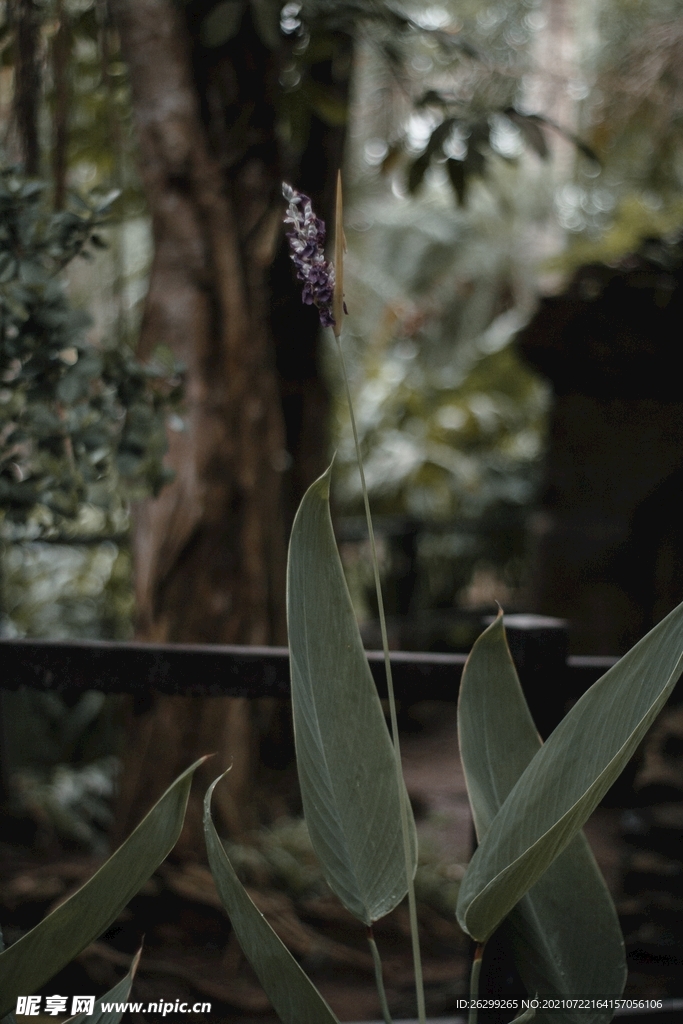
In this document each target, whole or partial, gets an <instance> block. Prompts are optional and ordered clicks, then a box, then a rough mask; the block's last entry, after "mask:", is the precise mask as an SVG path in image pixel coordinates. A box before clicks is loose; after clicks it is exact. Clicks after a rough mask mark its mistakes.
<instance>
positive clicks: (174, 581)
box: [112, 0, 332, 856]
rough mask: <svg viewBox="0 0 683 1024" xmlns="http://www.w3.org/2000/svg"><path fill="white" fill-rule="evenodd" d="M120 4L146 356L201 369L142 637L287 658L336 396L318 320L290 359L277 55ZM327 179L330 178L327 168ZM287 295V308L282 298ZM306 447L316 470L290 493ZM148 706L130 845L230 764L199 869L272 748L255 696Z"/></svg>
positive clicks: (139, 578) (244, 29)
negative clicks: (168, 357) (172, 786)
mask: <svg viewBox="0 0 683 1024" xmlns="http://www.w3.org/2000/svg"><path fill="white" fill-rule="evenodd" d="M112 7H113V11H114V15H115V18H116V21H117V24H118V29H119V32H120V35H121V43H122V48H123V52H124V57H125V59H126V60H127V63H128V67H129V73H130V81H131V87H132V97H133V108H134V114H135V121H136V128H137V137H138V147H139V164H140V173H141V177H142V181H143V185H144V188H145V192H146V195H147V200H148V204H149V209H150V212H151V216H152V224H153V236H154V245H155V255H154V261H153V266H152V272H151V280H150V289H149V294H148V298H147V304H146V309H145V315H144V318H143V325H142V332H141V338H140V353H141V355H142V357H143V358H147V357H149V356H150V355H151V354H152V352H153V351H154V348H155V347H156V346H157V345H158V344H164V345H167V346H169V347H170V348H171V349H172V350H173V352H174V353H175V355H176V356H177V357H178V358H179V359H180V360H181V361H182V362H183V363H184V365H185V368H186V378H185V380H186V385H185V386H186V399H185V402H186V412H185V417H184V418H185V429H184V430H182V431H178V432H175V433H171V434H170V435H169V459H168V461H169V463H170V465H171V466H172V468H173V469H174V471H175V473H176V477H175V480H174V481H173V483H172V484H170V485H169V486H167V487H166V488H165V489H164V490H163V491H162V492H161V494H160V495H159V497H158V498H156V499H154V500H151V501H148V502H146V503H144V504H143V505H141V506H140V507H139V508H138V509H137V511H136V516H135V519H136V523H135V540H134V548H135V558H136V596H137V614H138V636H139V637H140V638H141V639H144V640H151V641H169V640H170V641H175V642H200V643H201V642H205V643H244V644H271V643H280V644H281V643H284V642H285V640H286V633H285V616H284V571H285V521H286V520H288V519H289V518H290V517H291V514H292V511H291V507H288V509H287V511H285V504H286V505H287V506H291V505H292V504H293V503H294V502H295V501H296V500H297V499H298V497H299V496H300V493H301V490H302V488H303V487H304V486H306V485H307V484H308V483H309V482H310V480H311V479H312V478H313V476H314V475H315V474H316V473H317V472H318V471H319V469H320V468H321V463H322V461H323V460H322V459H321V457H320V456H321V454H322V453H323V452H324V450H325V447H326V446H325V443H324V429H321V423H320V419H321V417H322V416H324V414H325V411H326V396H325V392H324V389H323V388H322V387H321V385H320V384H319V376H318V374H317V367H316V349H315V339H316V338H317V334H318V330H317V324H316V323H315V322H313V321H312V320H311V319H310V318H309V319H308V321H307V322H306V323H305V326H304V329H303V331H302V340H300V341H299V344H298V346H297V349H296V350H297V352H298V354H297V355H296V356H292V355H291V354H290V352H289V350H288V348H287V346H288V344H289V343H290V342H291V341H292V333H293V331H292V325H293V324H296V322H297V320H298V321H299V322H301V320H302V319H303V318H302V317H301V311H302V309H303V307H301V305H300V301H299V302H298V303H297V308H296V311H295V312H294V310H293V309H291V307H292V303H293V298H292V295H293V288H292V274H291V271H290V270H289V268H288V267H287V268H286V273H285V267H286V263H285V262H284V261H286V256H285V254H284V253H283V251H282V249H281V240H282V231H281V221H282V210H283V202H282V199H281V193H280V185H281V180H282V174H283V171H282V166H281V161H280V158H279V153H278V145H277V138H276V131H275V102H274V100H275V90H276V89H277V88H278V86H277V80H278V74H279V67H278V60H277V55H276V54H274V53H273V52H271V51H270V50H268V49H267V48H266V47H265V46H264V44H263V43H262V42H261V40H260V39H259V37H258V35H257V33H256V31H255V30H254V27H253V25H252V23H251V19H250V16H249V14H248V13H247V14H245V17H244V20H243V23H242V26H241V28H240V31H239V34H238V35H237V37H236V38H234V39H232V40H231V41H230V42H229V43H227V44H225V45H224V46H222V47H221V48H220V50H219V51H217V52H216V53H215V54H211V55H210V56H211V57H212V60H207V55H206V53H205V52H204V53H200V52H198V50H197V49H196V48H195V50H194V52H193V44H192V35H191V33H190V32H189V31H188V26H187V24H186V23H185V21H184V18H183V14H182V12H181V10H180V9H179V7H178V6H177V5H176V4H174V3H173V2H172V0H113V3H112ZM321 171H322V173H323V174H324V175H325V177H327V176H328V174H327V171H328V168H327V167H326V166H325V163H324V162H322V163H321V165H320V167H319V169H318V173H319V174H320V173H321ZM329 177H332V175H329ZM278 249H280V251H279V254H278V258H277V260H275V263H274V265H273V261H274V257H275V254H276V253H277V252H278ZM271 277H272V281H271ZM271 286H274V287H276V288H279V289H280V291H281V293H282V294H284V296H285V297H284V298H280V300H279V301H277V300H276V301H273V302H272V303H271ZM273 310H275V312H274V313H273ZM284 310H286V311H287V315H288V318H287V322H286V323H283V319H282V316H281V314H282V312H283V311H284ZM278 311H279V314H278ZM290 312H291V313H292V314H293V315H292V316H291V317H290V316H289V313H290ZM306 312H310V311H308V310H306ZM274 327H275V328H276V330H275V331H274V330H273V328H274ZM274 333H275V334H278V333H279V334H280V339H278V340H279V345H278V346H277V349H278V351H277V352H276V344H275V343H274V338H273V334H274ZM294 333H296V332H294ZM302 371H303V372H302ZM288 376H289V382H288V379H287V378H288ZM302 378H304V381H305V383H303V384H302V383H301V381H302ZM283 382H284V387H282V391H283V393H284V395H285V398H284V401H285V402H287V401H289V407H290V408H289V410H288V411H289V414H290V415H289V423H288V424H287V425H286V423H285V417H284V415H283V404H282V399H281V385H282V384H283ZM313 384H315V385H316V386H315V387H314V386H312V385H313ZM311 408H312V412H311ZM292 452H293V454H295V455H296V456H298V457H297V460H296V463H295V465H294V466H292V469H291V470H290V472H289V474H288V476H289V482H288V486H287V488H286V489H285V488H284V487H283V476H284V475H285V471H286V470H287V469H288V467H289V465H290V463H291V454H290V453H292ZM302 462H305V463H306V465H305V468H304V469H303V471H302V470H301V469H300V468H299V467H300V466H301V464H302ZM285 490H286V492H287V501H285V496H284V495H285ZM188 682H191V680H188ZM257 710H258V711H259V712H260V717H261V720H262V721H263V719H264V717H265V718H266V719H267V718H268V714H266V715H265V716H264V715H263V711H264V708H263V707H259V708H258V709H257ZM266 710H267V711H270V712H272V708H271V709H266ZM138 711H139V712H140V713H139V714H133V716H132V721H131V728H130V730H129V749H128V751H127V753H126V755H125V758H124V770H123V777H122V784H121V790H120V799H119V807H118V814H117V823H116V827H115V833H116V837H117V838H120V837H121V836H122V835H124V834H125V833H127V832H128V831H129V830H130V828H131V826H132V825H134V824H135V823H136V821H137V820H139V818H140V816H141V814H142V813H144V811H145V810H146V809H147V808H148V807H149V805H150V804H151V803H152V801H153V800H155V799H156V798H157V797H158V796H159V795H160V794H161V792H163V790H164V788H165V787H166V786H167V785H168V784H169V783H170V782H171V780H172V779H173V777H174V776H175V775H176V774H177V773H178V772H179V771H181V770H182V769H183V768H184V767H186V766H187V765H188V764H189V763H190V762H191V761H192V760H193V759H194V758H195V757H197V756H200V755H201V754H210V753H216V754H217V757H215V758H212V759H211V761H210V762H209V763H208V765H207V766H206V767H205V768H203V769H201V770H200V771H199V772H198V773H197V775H198V778H197V791H196V793H193V795H192V797H191V801H190V807H189V810H188V818H187V823H186V828H185V832H184V836H183V839H182V840H181V853H182V854H186V855H190V856H192V855H194V856H201V852H200V851H201V848H202V839H201V797H202V793H203V790H204V789H205V788H206V784H207V782H208V781H209V779H211V778H215V776H216V775H217V774H219V772H221V771H224V770H225V769H226V768H227V767H228V766H229V765H230V764H231V763H232V766H233V767H232V771H231V774H230V779H229V785H227V784H226V785H225V786H223V787H219V789H218V790H217V792H216V807H217V811H218V814H219V818H220V819H221V823H222V825H223V826H224V827H225V828H227V829H228V831H230V832H231V833H232V834H239V833H241V832H243V831H244V830H245V829H247V828H249V827H250V826H253V825H254V824H255V823H256V822H255V813H254V810H253V803H252V792H251V786H252V778H253V770H254V753H255V750H256V740H257V737H256V735H255V729H254V719H255V715H254V713H253V709H251V708H250V707H249V704H248V702H247V701H245V700H231V699H228V698H204V699H197V698H192V697H163V698H158V699H157V700H156V701H155V702H154V703H153V706H152V707H151V708H146V709H143V708H142V707H139V708H138Z"/></svg>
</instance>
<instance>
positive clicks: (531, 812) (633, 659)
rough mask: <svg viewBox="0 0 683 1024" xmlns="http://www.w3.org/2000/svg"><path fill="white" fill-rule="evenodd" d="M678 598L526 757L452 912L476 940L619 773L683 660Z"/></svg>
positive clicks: (506, 909)
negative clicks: (529, 758)
mask: <svg viewBox="0 0 683 1024" xmlns="http://www.w3.org/2000/svg"><path fill="white" fill-rule="evenodd" d="M682 651H683V604H681V605H679V606H678V607H677V608H675V609H674V610H673V611H672V612H671V613H670V614H669V615H667V617H666V618H665V619H664V620H663V621H662V622H660V623H659V625H658V626H655V628H654V629H653V630H651V631H650V632H649V633H648V635H647V636H646V637H644V638H643V639H642V640H641V641H640V642H639V643H637V644H636V646H635V647H634V648H632V650H630V651H629V653H628V654H626V655H625V656H624V657H623V658H622V659H621V661H619V662H617V664H616V665H614V666H613V668H611V669H610V670H609V672H607V673H606V674H605V675H604V676H603V677H602V678H601V679H599V680H598V681H597V683H594V684H593V686H591V688H590V689H589V690H588V691H587V692H586V693H585V694H584V695H583V696H582V697H581V699H580V700H579V701H577V703H576V704H575V705H574V707H573V708H572V710H571V711H570V712H569V714H568V715H566V717H565V718H564V719H563V720H562V721H561V722H560V724H559V725H558V727H557V728H556V729H555V731H554V732H553V733H552V735H551V736H550V738H549V739H548V741H547V743H545V744H544V745H543V746H542V747H541V749H540V750H539V751H538V753H537V754H536V756H535V757H534V758H533V760H532V761H531V763H530V764H529V766H528V767H527V768H526V769H525V771H524V772H523V774H522V776H521V777H520V779H519V780H518V782H517V783H516V785H515V786H514V788H513V789H512V792H511V793H510V794H509V796H508V797H507V799H506V800H505V802H504V803H503V806H502V807H501V809H500V811H499V812H498V814H497V815H496V817H495V819H494V821H493V822H492V824H491V827H490V828H489V831H488V832H487V833H486V836H485V837H484V839H483V841H482V843H481V845H480V846H479V848H478V849H477V851H476V852H475V854H474V856H473V858H472V860H471V861H470V864H469V867H468V869H467V871H466V873H465V877H464V878H463V880H462V884H461V887H460V894H459V898H458V921H459V922H460V925H461V927H462V928H464V929H465V930H466V931H467V932H468V933H469V934H470V935H472V936H473V937H474V938H476V939H477V941H479V942H484V941H485V940H486V939H488V937H489V936H490V935H491V934H492V932H493V931H494V930H495V929H496V928H497V927H498V925H499V924H500V922H501V921H502V920H503V918H504V917H506V915H507V914H508V913H509V912H510V910H512V908H513V907H514V906H515V904H516V903H517V902H518V901H519V900H520V899H521V897H522V896H523V895H524V893H526V892H527V891H528V890H529V889H530V888H531V886H532V885H534V883H535V882H537V881H538V879H539V878H540V877H541V875H542V874H543V873H544V872H545V871H546V870H547V868H548V867H549V866H550V864H552V862H553V861H554V860H555V858H556V857H558V856H559V855H560V853H561V852H562V851H563V850H564V849H565V848H566V846H567V845H568V843H569V842H570V841H571V840H572V839H573V837H574V836H575V835H576V833H577V832H578V831H579V829H580V828H581V827H582V825H583V824H584V822H585V821H586V819H587V818H588V817H589V815H590V814H591V812H592V811H593V810H594V809H595V807H596V806H597V805H598V803H599V802H600V800H601V799H602V797H603V796H604V794H605V793H606V792H607V790H608V789H609V788H610V786H611V785H612V783H613V782H614V781H615V779H616V778H617V777H618V776H619V774H620V773H621V771H622V770H623V768H624V767H625V765H626V763H627V762H628V760H629V758H630V757H631V755H632V754H633V752H634V751H635V749H636V747H637V746H638V744H639V742H640V741H641V739H642V738H643V736H644V735H645V733H646V732H647V729H648V728H649V726H650V725H651V724H652V722H653V721H654V719H655V717H656V716H657V714H658V712H659V711H660V710H661V708H662V707H663V706H664V704H665V702H666V700H667V698H668V696H669V694H670V693H671V691H672V690H673V688H674V686H675V684H676V681H677V679H678V677H679V675H680V673H681V668H682V667H683V655H682V654H681V652H682Z"/></svg>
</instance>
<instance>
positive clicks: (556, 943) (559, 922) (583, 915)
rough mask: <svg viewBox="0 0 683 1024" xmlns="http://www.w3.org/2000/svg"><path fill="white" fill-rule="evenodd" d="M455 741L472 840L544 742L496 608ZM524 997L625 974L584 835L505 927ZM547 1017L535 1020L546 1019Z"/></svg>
mask: <svg viewBox="0 0 683 1024" xmlns="http://www.w3.org/2000/svg"><path fill="white" fill-rule="evenodd" d="M458 737H459V743H460V755H461V757H462V763H463V768H464V771H465V777H466V779H467V789H468V792H469V796H470V802H471V804H472V815H473V818H474V823H475V828H476V830H477V837H478V838H479V840H480V841H482V840H483V838H484V836H485V835H486V833H487V832H488V830H489V828H490V826H491V823H492V821H493V820H494V818H495V817H496V815H497V813H498V811H499V810H500V807H501V806H502V804H503V803H504V801H505V799H506V797H507V796H508V794H509V793H510V791H511V790H512V788H513V787H514V785H515V783H516V782H517V780H518V778H519V777H520V776H521V775H522V773H523V772H524V770H525V768H526V767H527V765H528V764H529V763H530V762H531V761H532V760H533V758H534V756H535V755H536V753H537V752H538V750H539V749H540V747H541V740H540V737H539V735H538V733H537V731H536V727H535V726H534V723H533V719H532V718H531V715H530V713H529V709H528V707H527V704H526V701H525V699H524V694H523V693H522V688H521V686H520V685H519V680H518V678H517V672H516V670H515V666H514V663H513V661H512V658H511V656H510V651H509V650H508V646H507V642H506V639H505V630H504V628H503V617H502V614H501V615H499V616H498V618H497V619H496V620H495V622H493V623H492V625H491V626H489V628H488V629H487V630H486V631H485V632H484V633H482V635H481V636H480V637H479V639H478V640H477V642H476V643H475V645H474V647H473V648H472V652H471V654H470V656H469V658H468V659H467V664H466V666H465V670H464V672H463V678H462V683H461V686H460V697H459V702H458ZM503 928H504V929H505V931H506V933H507V935H508V939H509V942H510V944H511V946H512V950H513V953H514V956H515V960H516V963H517V967H518V970H519V973H520V975H521V977H522V980H523V982H524V984H525V985H526V988H527V990H528V991H529V992H530V993H533V994H537V993H540V994H541V995H543V996H560V997H561V996H567V997H569V996H572V995H576V993H577V992H581V993H585V994H587V995H595V996H599V995H611V996H614V997H618V996H620V995H621V993H622V992H623V988H624V983H625V980H626V963H625V958H624V942H623V938H622V935H621V929H620V927H619V919H618V917H617V914H616V910H615V908H614V904H613V902H612V898H611V896H610V894H609V892H608V890H607V887H606V885H605V882H604V880H603V878H602V875H601V874H600V871H599V869H598V866H597V864H596V863H595V860H594V858H593V854H592V853H591V850H590V847H589V846H588V843H587V842H586V839H585V837H584V835H583V833H579V834H578V835H576V836H574V838H573V839H572V841H571V842H570V843H569V845H568V846H567V848H566V850H564V852H563V853H562V854H560V856H559V857H558V858H557V860H555V861H554V862H553V863H552V864H551V865H550V867H549V868H548V870H547V871H546V872H545V874H544V875H542V876H541V878H540V879H539V880H538V881H537V882H536V884H535V885H534V886H533V887H532V888H531V889H530V890H529V892H528V893H527V894H526V895H525V896H523V897H522V899H521V901H520V902H519V903H518V904H517V906H516V907H515V908H514V909H513V910H512V911H511V912H510V915H509V917H508V918H507V919H506V921H505V922H504V923H503ZM611 1017H612V1014H611V1012H608V1011H595V1013H593V1014H589V1015H588V1016H587V1015H586V1013H585V1012H584V1011H581V1012H576V1013H572V1012H571V1011H569V1010H568V1011H566V1012H563V1013H561V1014H559V1015H558V1014H556V1013H553V1014H552V1015H551V1017H549V1018H547V1020H548V1024H552V1021H555V1024H598V1022H600V1021H603V1022H607V1021H609V1020H610V1019H611ZM545 1019H546V1018H545V1017H544V1015H543V1014H541V1015H540V1017H539V1020H545Z"/></svg>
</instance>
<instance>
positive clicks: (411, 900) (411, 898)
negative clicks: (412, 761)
mask: <svg viewBox="0 0 683 1024" xmlns="http://www.w3.org/2000/svg"><path fill="white" fill-rule="evenodd" d="M335 337H336V339H337V348H338V350H339V360H340V363H341V368H342V377H343V379H344V389H345V392H346V401H347V402H348V406H349V417H350V419H351V429H352V431H353V441H354V444H355V446H356V459H357V460H358V470H359V472H360V483H361V488H362V491H363V503H364V505H365V518H366V520H367V524H368V536H369V538H370V553H371V557H372V570H373V573H374V577H375V589H376V591H377V608H378V610H379V625H380V630H381V633H382V650H383V651H384V668H385V671H386V677H387V692H388V694H389V716H390V719H391V736H392V739H393V742H394V760H395V765H396V781H397V784H398V792H399V798H400V799H399V802H400V807H401V832H402V835H403V854H404V857H405V865H406V880H407V883H408V913H409V916H410V937H411V941H412V949H413V966H414V970H415V992H416V995H417V1016H418V1020H419V1024H426V1019H427V1017H426V1010H425V997H424V983H423V980H422V958H421V956H420V940H419V935H418V926H417V904H416V901H415V886H414V884H413V856H412V850H411V843H410V829H409V827H408V808H407V807H406V801H407V795H406V794H405V787H404V783H403V768H402V766H401V744H400V740H399V735H398V720H397V718H396V699H395V697H394V681H393V676H392V674H391V659H390V657H389V641H388V638H387V623H386V618H385V615H384V600H383V598H382V585H381V582H380V578H379V562H378V560H377V547H376V544H375V531H374V529H373V526H372V516H371V514H370V500H369V498H368V488H367V485H366V483H365V472H364V470H363V460H362V458H361V453H360V443H359V441H358V428H357V427H356V417H355V414H354V411H353V402H352V401H351V388H350V387H349V377H348V374H347V372H346V362H345V360H344V353H343V352H342V347H341V340H340V337H339V335H338V334H337V333H336V332H335Z"/></svg>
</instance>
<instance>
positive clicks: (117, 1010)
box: [64, 949, 142, 1024]
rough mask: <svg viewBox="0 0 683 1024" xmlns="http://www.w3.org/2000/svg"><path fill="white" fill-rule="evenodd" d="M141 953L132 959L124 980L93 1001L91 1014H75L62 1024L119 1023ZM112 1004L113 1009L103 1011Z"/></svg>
mask: <svg viewBox="0 0 683 1024" xmlns="http://www.w3.org/2000/svg"><path fill="white" fill-rule="evenodd" d="M141 953H142V949H139V950H138V951H137V953H136V954H135V956H134V957H133V963H132V964H131V965H130V970H129V971H128V974H127V975H126V976H125V978H121V981H119V983H118V984H117V985H114V987H113V988H110V989H109V991H108V992H105V994H104V995H103V996H100V998H99V999H97V1000H96V1001H95V1006H94V1009H93V1012H92V1013H77V1014H76V1016H75V1017H69V1019H68V1020H65V1021H64V1024H119V1021H120V1020H121V1018H122V1017H123V1015H124V1013H125V1012H126V1010H125V1006H126V1002H127V1001H128V997H129V996H130V990H131V988H132V987H133V979H134V978H135V972H136V971H137V969H138V964H139V963H140V954H141ZM112 1003H113V1005H114V1008H113V1009H106V1010H105V1009H104V1006H107V1005H109V1004H112ZM103 1004H104V1005H103Z"/></svg>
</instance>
